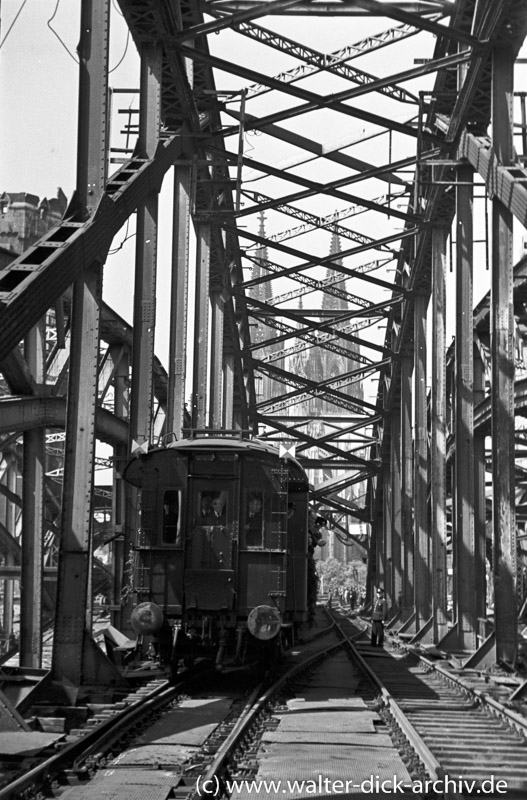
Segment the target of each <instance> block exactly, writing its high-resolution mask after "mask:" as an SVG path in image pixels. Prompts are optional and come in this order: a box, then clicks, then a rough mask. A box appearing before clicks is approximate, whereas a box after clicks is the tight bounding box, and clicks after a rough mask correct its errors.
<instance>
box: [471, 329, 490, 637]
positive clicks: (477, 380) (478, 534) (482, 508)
mask: <svg viewBox="0 0 527 800" xmlns="http://www.w3.org/2000/svg"><path fill="white" fill-rule="evenodd" d="M473 352H474V356H473V363H474V408H477V406H478V405H479V403H481V402H483V400H484V399H485V368H484V364H483V360H482V358H481V353H480V351H479V349H478V347H477V345H476V344H475V343H473ZM485 436H486V434H485V433H483V432H481V431H478V430H477V429H476V430H474V529H475V541H476V564H475V570H474V572H475V581H476V617H477V618H479V617H481V618H482V619H483V618H486V616H487V569H486V557H487V534H486V524H487V502H486V495H485ZM478 627H479V626H478Z"/></svg>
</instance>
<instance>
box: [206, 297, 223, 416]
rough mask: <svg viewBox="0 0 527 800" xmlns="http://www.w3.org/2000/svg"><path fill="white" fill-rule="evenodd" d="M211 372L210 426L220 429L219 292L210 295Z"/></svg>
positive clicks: (221, 352)
mask: <svg viewBox="0 0 527 800" xmlns="http://www.w3.org/2000/svg"><path fill="white" fill-rule="evenodd" d="M211 317H212V324H211V347H210V351H211V352H210V357H211V370H210V424H211V427H212V428H215V429H218V428H221V425H222V421H223V326H224V321H225V320H224V318H225V314H224V303H223V299H222V296H221V292H218V291H214V292H212V293H211Z"/></svg>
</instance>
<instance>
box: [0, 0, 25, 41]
mask: <svg viewBox="0 0 527 800" xmlns="http://www.w3.org/2000/svg"><path fill="white" fill-rule="evenodd" d="M26 3H27V0H22V5H21V6H20V8H19V9H18V11H17V13H16V14H15V18H14V19H13V22H12V23H11V25H10V26H9V28H8V29H7V32H6V35H5V36H4V38H3V39H2V41H1V42H0V50H1V49H2V47H3V45H4V42H5V40H6V39H7V37H8V36H9V34H10V33H11V31H12V30H13V26H14V24H15V22H16V21H17V19H18V18H19V16H20V14H21V13H22V9H23V8H24V6H25V4H26Z"/></svg>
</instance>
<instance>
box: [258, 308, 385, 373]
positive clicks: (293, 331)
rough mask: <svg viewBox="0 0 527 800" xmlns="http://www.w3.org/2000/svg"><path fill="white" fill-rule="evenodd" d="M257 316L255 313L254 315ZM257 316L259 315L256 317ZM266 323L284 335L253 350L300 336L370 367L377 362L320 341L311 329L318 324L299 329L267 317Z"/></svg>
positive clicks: (331, 343) (333, 344) (313, 343)
mask: <svg viewBox="0 0 527 800" xmlns="http://www.w3.org/2000/svg"><path fill="white" fill-rule="evenodd" d="M253 316H255V315H253ZM255 318H257V317H255ZM264 324H265V325H268V326H269V327H270V328H274V329H275V330H279V331H282V332H283V333H284V335H283V336H277V337H275V338H273V339H268V340H267V341H265V342H257V343H255V344H252V345H251V347H250V348H248V349H249V350H250V351H251V352H252V351H258V350H262V349H263V348H264V347H267V346H269V345H276V344H279V343H280V342H282V341H286V340H287V339H293V338H300V339H302V340H303V341H305V342H309V344H310V345H312V346H313V347H315V346H318V345H319V344H320V346H321V347H323V348H324V349H325V350H331V352H333V353H338V355H341V356H343V357H344V358H350V359H352V360H353V361H357V362H358V363H359V364H365V365H367V366H368V367H371V366H374V365H375V362H374V361H372V359H371V358H368V357H367V356H363V355H362V354H361V353H356V352H355V351H353V350H347V349H346V348H345V347H342V345H338V344H335V343H334V342H332V341H325V342H322V343H320V342H319V338H318V336H317V334H316V333H310V331H312V330H314V329H315V328H316V326H313V327H312V328H307V329H306V328H304V329H302V330H299V329H298V328H294V327H293V326H291V325H287V324H286V323H285V322H280V321H279V320H277V319H266V320H265V321H264Z"/></svg>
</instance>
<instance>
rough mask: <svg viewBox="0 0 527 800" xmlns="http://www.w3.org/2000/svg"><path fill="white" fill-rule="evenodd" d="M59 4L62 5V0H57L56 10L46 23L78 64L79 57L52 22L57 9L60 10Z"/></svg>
mask: <svg viewBox="0 0 527 800" xmlns="http://www.w3.org/2000/svg"><path fill="white" fill-rule="evenodd" d="M59 5H60V0H57V4H56V6H55V10H54V12H53V14H52V15H51V17H50V18H49V19H48V21H47V23H46V24H47V26H48V28H49V29H50V31H51V33H53V34H55V36H56V37H57V39H58V40H59V42H60V43H61V45H62V46H63V48H64V50H65V51H66V52H67V54H68V55H69V56H70V57H71V58H72V59H73V60H74V61H75V63H76V64H78V63H79V60H78V58H76V57H75V56H74V55H73V53H72V52H71V50H70V49H69V47H68V45H67V44H66V42H64V41H63V39H61V37H60V36H59V34H58V32H57V31H56V30H55V28H54V27H53V26H52V24H51V23H52V22H53V20H54V18H55V16H56V14H57V11H58V10H59Z"/></svg>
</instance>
